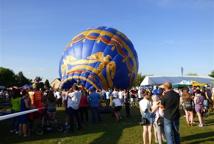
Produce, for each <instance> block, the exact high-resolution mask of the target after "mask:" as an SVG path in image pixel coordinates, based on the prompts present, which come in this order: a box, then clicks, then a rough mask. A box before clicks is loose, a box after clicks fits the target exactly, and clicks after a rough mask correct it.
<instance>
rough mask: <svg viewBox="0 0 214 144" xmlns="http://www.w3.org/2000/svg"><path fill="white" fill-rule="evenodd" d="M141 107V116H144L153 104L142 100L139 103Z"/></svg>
mask: <svg viewBox="0 0 214 144" xmlns="http://www.w3.org/2000/svg"><path fill="white" fill-rule="evenodd" d="M139 106H140V112H141V114H143V113H144V112H145V111H146V109H148V110H150V109H151V106H152V103H151V102H150V101H149V100H147V99H142V100H141V101H140V102H139Z"/></svg>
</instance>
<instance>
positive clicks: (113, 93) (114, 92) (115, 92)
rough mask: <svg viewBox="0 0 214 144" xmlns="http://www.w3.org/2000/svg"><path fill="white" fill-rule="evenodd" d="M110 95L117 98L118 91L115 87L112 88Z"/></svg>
mask: <svg viewBox="0 0 214 144" xmlns="http://www.w3.org/2000/svg"><path fill="white" fill-rule="evenodd" d="M112 96H113V97H115V98H118V91H117V89H114V91H113V92H112Z"/></svg>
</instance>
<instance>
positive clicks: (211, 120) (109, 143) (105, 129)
mask: <svg viewBox="0 0 214 144" xmlns="http://www.w3.org/2000/svg"><path fill="white" fill-rule="evenodd" d="M123 115H124V113H123ZM63 117H64V113H63V111H62V110H60V109H59V110H58V118H59V119H62V118H63ZM102 119H103V121H102V122H101V123H97V124H91V123H88V124H87V125H84V129H83V130H81V131H77V130H76V131H74V132H72V133H68V134H64V133H57V132H56V133H54V132H52V133H47V134H45V135H43V136H36V135H32V136H30V137H27V138H23V137H19V136H17V135H14V134H10V133H9V127H10V125H9V121H3V122H0V136H1V138H0V139H1V140H0V143H1V144H9V143H24V144H142V127H141V126H139V124H138V123H139V112H138V109H132V117H131V118H125V117H124V118H123V119H122V121H121V122H120V123H116V122H115V121H114V119H113V117H112V115H111V114H102ZM206 123H207V126H205V127H203V128H199V127H197V126H194V127H188V126H187V125H186V123H185V121H184V118H183V117H182V118H181V124H180V133H181V143H184V144H199V143H202V144H213V143H214V113H210V115H209V117H208V118H206ZM153 143H154V141H153Z"/></svg>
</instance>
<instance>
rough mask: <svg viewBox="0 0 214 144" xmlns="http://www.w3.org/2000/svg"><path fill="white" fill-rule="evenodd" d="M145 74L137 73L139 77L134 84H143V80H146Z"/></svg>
mask: <svg viewBox="0 0 214 144" xmlns="http://www.w3.org/2000/svg"><path fill="white" fill-rule="evenodd" d="M144 78H145V75H142V74H141V73H138V74H137V77H136V79H135V81H134V83H133V86H139V85H140V84H141V82H142V81H143V80H144Z"/></svg>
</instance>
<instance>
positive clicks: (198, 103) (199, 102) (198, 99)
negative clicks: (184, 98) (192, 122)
mask: <svg viewBox="0 0 214 144" xmlns="http://www.w3.org/2000/svg"><path fill="white" fill-rule="evenodd" d="M203 102H204V97H203V96H202V95H201V91H200V90H197V91H196V93H195V98H194V103H195V111H196V113H197V116H198V120H199V127H203V126H204V120H203V116H202V113H203Z"/></svg>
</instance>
